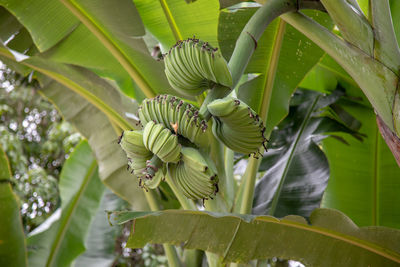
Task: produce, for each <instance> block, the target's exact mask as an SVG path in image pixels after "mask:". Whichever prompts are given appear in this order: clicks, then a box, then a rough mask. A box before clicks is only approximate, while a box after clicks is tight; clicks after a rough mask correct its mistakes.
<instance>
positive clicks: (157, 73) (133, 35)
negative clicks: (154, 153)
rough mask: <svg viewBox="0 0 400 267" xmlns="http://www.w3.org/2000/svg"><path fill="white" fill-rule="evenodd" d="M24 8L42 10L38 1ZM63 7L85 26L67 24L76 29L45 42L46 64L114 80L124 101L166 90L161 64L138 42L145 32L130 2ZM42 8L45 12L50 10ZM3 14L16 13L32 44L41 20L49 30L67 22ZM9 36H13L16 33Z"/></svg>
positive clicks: (72, 3) (13, 8) (73, 3)
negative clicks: (52, 62)
mask: <svg viewBox="0 0 400 267" xmlns="http://www.w3.org/2000/svg"><path fill="white" fill-rule="evenodd" d="M50 2H54V1H50ZM56 2H57V6H59V9H60V10H63V12H66V13H67V14H68V15H69V16H70V17H73V15H72V14H71V12H70V11H68V9H67V8H65V7H64V6H63V5H62V4H60V3H58V1H56ZM30 4H31V5H32V6H31V9H37V8H42V6H41V3H40V1H38V2H32V3H30ZM64 4H66V5H67V6H68V7H69V8H71V7H72V12H73V13H74V15H75V16H78V18H79V19H80V20H82V21H83V22H84V24H85V25H83V24H79V23H77V20H76V18H72V20H71V21H75V22H76V23H75V24H76V25H74V27H72V28H71V29H70V30H69V31H64V32H63V34H64V35H63V36H62V38H59V40H58V39H57V41H53V42H49V44H48V47H46V49H43V50H47V51H46V52H45V56H46V58H49V59H52V60H55V61H57V62H62V63H69V64H75V65H79V66H82V67H87V68H90V69H92V70H93V71H95V72H96V73H98V74H99V75H101V76H103V77H108V78H111V79H114V80H116V82H117V83H118V84H119V85H120V87H121V89H122V90H123V91H124V92H125V93H126V94H128V95H130V96H137V93H135V92H134V91H133V88H136V89H137V90H142V91H143V92H145V93H146V94H147V95H148V96H152V95H154V93H153V92H157V93H163V92H168V91H169V90H171V89H170V87H169V85H168V82H167V80H166V77H165V75H164V72H163V64H162V62H157V61H156V60H155V59H153V58H152V57H151V55H150V53H149V51H148V49H147V47H146V45H145V43H144V41H143V39H142V36H143V35H144V33H145V31H144V28H143V24H142V23H141V20H140V17H139V15H138V13H137V11H136V8H135V5H134V4H133V3H132V1H129V0H125V1H122V2H121V1H119V3H118V5H115V3H114V2H112V1H84V2H82V3H81V2H79V1H64ZM7 7H8V6H7ZM44 7H45V8H49V9H50V10H51V9H52V8H53V5H52V6H51V7H50V6H47V5H45V6H44ZM8 8H9V10H10V11H11V12H14V13H15V12H16V11H18V12H20V13H21V14H20V17H18V16H17V18H18V19H19V20H20V21H21V23H22V24H23V25H24V26H25V27H26V28H27V29H28V31H29V32H30V33H31V34H32V36H33V38H34V40H35V34H36V32H37V24H46V23H47V22H48V21H47V20H48V17H46V16H49V17H50V20H54V23H53V24H54V25H57V23H62V22H63V21H65V18H67V17H66V16H62V15H61V14H58V15H59V16H54V17H53V16H52V14H50V15H49V14H43V16H42V17H40V18H36V17H37V16H36V15H37V14H35V13H29V12H25V11H20V10H19V8H18V7H17V6H14V5H12V6H9V7H8ZM60 12H61V11H60ZM31 17H32V18H31ZM121 25H125V26H123V27H122V26H121ZM60 34H61V33H60ZM49 35H50V36H51V34H49ZM15 36H18V32H16V35H15ZM14 39H15V40H13V41H15V42H16V43H19V44H21V43H24V44H25V43H27V42H21V41H18V40H17V38H16V37H14ZM28 43H29V42H28ZM121 65H122V66H121ZM132 79H133V81H132Z"/></svg>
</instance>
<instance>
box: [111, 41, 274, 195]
mask: <svg viewBox="0 0 400 267" xmlns="http://www.w3.org/2000/svg"><path fill="white" fill-rule="evenodd" d="M163 57H164V60H165V73H166V76H167V78H168V81H169V82H170V84H171V86H172V87H173V88H174V89H175V90H176V91H177V92H179V93H181V94H182V95H185V96H189V97H193V96H197V95H199V94H201V93H203V91H204V90H206V89H211V88H212V87H213V85H215V84H220V85H223V86H226V87H231V86H232V76H231V73H230V71H229V68H228V65H227V63H226V61H225V60H224V58H223V57H222V55H221V53H220V52H219V51H217V49H214V48H213V47H211V46H210V45H209V44H208V43H206V42H203V41H200V40H198V39H195V38H189V39H187V40H184V41H179V42H178V43H177V44H175V45H174V47H172V48H171V49H170V50H169V52H168V53H167V54H165V55H163ZM205 103H208V101H206V102H205ZM205 107H206V109H205ZM204 110H206V111H204ZM202 112H203V113H204V114H206V113H207V114H208V115H204V116H203V115H202V114H200V112H199V110H198V109H197V108H196V107H195V106H193V105H192V104H190V103H189V102H187V101H185V100H183V99H181V98H178V97H176V96H172V95H158V96H156V97H154V98H151V99H145V100H143V102H142V104H141V105H140V107H139V118H140V124H141V125H142V127H143V129H142V130H139V131H125V132H124V133H123V135H122V136H121V138H120V140H119V142H120V145H121V147H122V149H123V150H124V151H125V152H126V155H127V157H128V169H129V168H130V169H132V171H131V172H132V173H133V174H134V175H135V176H136V177H137V178H138V179H139V185H142V187H144V188H145V189H147V188H156V187H157V186H158V185H159V184H160V182H161V181H162V179H163V177H164V176H165V175H166V173H168V175H170V176H171V179H172V180H173V182H174V183H175V184H176V186H177V187H178V188H180V189H181V191H182V192H183V194H184V195H185V196H186V197H188V198H190V199H194V200H198V199H203V201H204V200H206V199H209V198H212V196H213V195H215V194H216V193H217V192H218V176H217V171H216V168H215V166H214V163H213V162H212V161H211V159H210V158H209V156H208V155H206V154H204V153H203V148H207V147H208V146H209V143H210V138H213V136H212V134H213V135H214V136H215V137H216V138H217V139H219V140H220V141H221V142H222V143H224V144H225V145H226V146H227V147H229V148H230V149H232V150H234V151H236V152H240V153H245V154H253V155H254V156H256V155H257V153H260V152H259V148H260V147H261V146H262V145H264V147H265V143H266V141H267V140H266V138H265V137H264V132H265V127H264V125H263V122H262V120H260V119H259V116H258V115H257V114H256V112H254V111H253V110H252V109H251V108H250V107H249V106H248V105H246V104H245V103H243V102H241V101H239V100H238V99H236V98H233V97H225V98H223V99H216V100H214V101H212V102H211V103H209V104H208V105H207V104H205V105H204V107H203V109H202ZM210 114H211V116H212V121H209V122H208V121H207V120H209V119H207V120H206V119H205V117H207V118H208V117H209V115H210ZM211 122H212V131H211V129H210V128H211V127H209V125H210V123H211ZM211 132H212V134H211ZM200 149H201V150H200ZM200 151H202V152H200Z"/></svg>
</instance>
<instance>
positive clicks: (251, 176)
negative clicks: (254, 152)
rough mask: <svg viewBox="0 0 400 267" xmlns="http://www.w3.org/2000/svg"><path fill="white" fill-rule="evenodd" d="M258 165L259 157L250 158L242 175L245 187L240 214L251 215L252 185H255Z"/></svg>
mask: <svg viewBox="0 0 400 267" xmlns="http://www.w3.org/2000/svg"><path fill="white" fill-rule="evenodd" d="M262 151H263V149H262ZM260 163H261V157H260V158H250V159H249V163H248V164H247V167H246V172H245V173H244V175H243V178H242V179H244V183H245V185H244V193H243V198H242V203H241V204H240V213H242V214H248V213H251V209H252V207H253V197H254V185H255V183H256V178H257V171H258V168H259V167H260Z"/></svg>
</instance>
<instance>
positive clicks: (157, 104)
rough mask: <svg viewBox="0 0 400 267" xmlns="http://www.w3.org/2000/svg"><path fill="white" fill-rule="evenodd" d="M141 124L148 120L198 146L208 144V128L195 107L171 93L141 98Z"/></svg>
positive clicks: (144, 124)
mask: <svg viewBox="0 0 400 267" xmlns="http://www.w3.org/2000/svg"><path fill="white" fill-rule="evenodd" d="M139 117H140V122H141V123H142V124H143V126H146V124H147V123H148V122H150V121H154V122H155V123H159V124H162V125H164V127H165V128H168V129H170V130H171V131H173V132H175V133H176V134H177V135H179V136H183V137H184V138H186V139H188V140H189V141H190V142H192V143H194V144H195V145H197V146H198V147H206V146H208V135H209V134H210V129H209V127H208V124H207V122H206V121H205V120H204V119H203V117H202V116H201V115H200V114H199V111H198V109H197V108H196V107H194V106H193V105H191V104H190V103H188V102H186V101H184V100H182V99H180V98H177V97H175V96H171V95H158V96H156V97H155V98H151V99H145V100H143V102H142V104H141V106H140V107H139Z"/></svg>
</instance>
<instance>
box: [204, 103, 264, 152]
mask: <svg viewBox="0 0 400 267" xmlns="http://www.w3.org/2000/svg"><path fill="white" fill-rule="evenodd" d="M207 109H208V111H209V112H210V113H211V114H212V116H213V127H212V131H213V134H214V135H215V136H216V137H217V138H218V140H220V141H221V142H222V143H224V144H225V145H226V146H227V147H229V148H230V149H232V150H234V151H236V152H240V153H244V154H253V155H254V156H257V153H259V150H258V149H259V148H260V146H262V145H263V146H264V147H265V149H266V142H267V139H266V138H265V136H264V132H265V127H264V123H263V122H262V120H261V119H260V118H259V116H258V115H257V113H256V112H255V111H254V110H252V109H251V108H250V107H249V106H248V105H246V104H245V103H243V102H241V101H240V100H239V99H236V98H233V97H225V98H223V99H216V100H214V101H213V102H211V103H210V104H208V105H207Z"/></svg>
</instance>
